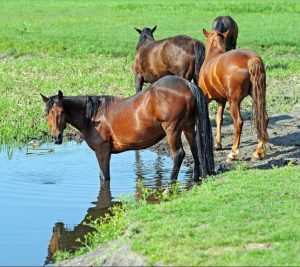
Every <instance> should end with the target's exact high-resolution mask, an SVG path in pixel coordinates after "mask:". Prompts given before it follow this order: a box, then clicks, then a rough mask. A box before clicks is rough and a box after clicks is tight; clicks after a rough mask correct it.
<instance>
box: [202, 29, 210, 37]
mask: <svg viewBox="0 0 300 267" xmlns="http://www.w3.org/2000/svg"><path fill="white" fill-rule="evenodd" d="M203 33H204V35H205V36H206V37H208V35H209V32H208V31H207V30H205V29H203Z"/></svg>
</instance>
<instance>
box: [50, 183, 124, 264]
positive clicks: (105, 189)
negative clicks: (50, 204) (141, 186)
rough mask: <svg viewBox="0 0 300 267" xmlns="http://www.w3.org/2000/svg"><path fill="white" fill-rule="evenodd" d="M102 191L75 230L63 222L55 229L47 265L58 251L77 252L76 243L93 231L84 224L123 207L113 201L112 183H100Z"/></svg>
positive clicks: (118, 202) (58, 223) (77, 244)
mask: <svg viewBox="0 0 300 267" xmlns="http://www.w3.org/2000/svg"><path fill="white" fill-rule="evenodd" d="M100 183H101V186H100V191H99V195H98V198H97V201H95V202H92V204H94V205H95V206H94V207H91V208H89V209H88V210H87V214H86V215H85V217H84V219H83V220H82V221H81V223H79V224H78V225H77V226H75V227H74V229H73V230H70V228H68V227H66V226H65V224H64V223H63V222H57V223H56V224H55V226H54V227H53V233H52V237H51V240H50V244H49V247H48V256H47V258H46V262H45V264H49V263H51V261H52V257H53V254H54V253H55V252H56V251H64V250H67V251H75V250H76V249H78V248H79V245H80V244H79V243H78V242H76V240H77V239H78V238H80V239H83V237H84V235H85V234H86V233H87V232H89V231H91V228H90V227H88V226H86V225H84V222H86V221H89V220H90V219H92V220H95V219H97V218H101V217H104V215H105V214H107V213H109V212H110V208H111V207H113V206H114V205H121V202H120V201H113V200H112V196H111V191H110V181H104V180H101V181H100Z"/></svg>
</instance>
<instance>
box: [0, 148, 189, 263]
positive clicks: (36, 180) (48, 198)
mask: <svg viewBox="0 0 300 267" xmlns="http://www.w3.org/2000/svg"><path fill="white" fill-rule="evenodd" d="M49 146H50V147H54V145H43V146H42V147H43V148H45V147H49ZM54 148H55V150H54V152H46V151H29V152H33V154H26V152H27V150H26V149H25V148H23V149H15V150H13V151H12V157H11V158H10V157H9V156H8V153H7V152H6V151H5V149H3V150H2V152H1V153H0V210H1V220H0V237H1V238H0V265H1V266H2V265H15V266H16V265H23V266H24V265H43V264H44V263H48V262H50V261H51V257H52V254H53V253H54V252H55V250H56V249H71V248H74V246H76V244H75V239H76V238H77V237H80V236H83V235H84V233H85V231H86V228H85V227H84V226H82V225H81V223H82V221H83V220H84V218H86V217H87V216H89V215H91V216H92V217H98V216H101V215H102V214H103V213H104V212H105V211H107V208H108V207H109V206H111V204H112V203H113V202H117V201H118V197H119V196H120V194H128V195H133V194H136V193H137V192H136V182H137V180H139V179H140V180H142V181H143V185H144V186H147V187H151V188H157V187H161V186H164V185H166V184H167V183H168V182H169V175H170V173H171V168H172V161H171V159H170V158H169V157H166V156H161V155H157V154H155V153H154V152H152V151H150V150H142V151H139V152H138V153H137V152H135V151H128V152H124V153H121V154H117V155H112V159H111V181H110V182H109V183H104V182H102V183H101V187H100V179H99V167H98V162H97V160H96V157H95V154H94V152H93V151H92V150H91V149H89V148H88V146H87V145H86V144H85V143H84V142H83V143H82V144H77V143H75V142H69V143H65V144H63V145H61V146H55V147H54ZM190 176H191V170H190V169H188V168H187V167H185V166H182V167H181V170H180V174H179V181H180V182H181V183H184V184H186V183H187V182H188V178H189V177H190Z"/></svg>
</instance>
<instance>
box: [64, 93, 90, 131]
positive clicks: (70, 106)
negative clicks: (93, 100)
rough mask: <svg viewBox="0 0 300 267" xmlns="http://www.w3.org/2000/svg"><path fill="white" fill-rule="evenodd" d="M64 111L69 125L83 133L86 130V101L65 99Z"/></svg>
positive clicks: (82, 99)
mask: <svg viewBox="0 0 300 267" xmlns="http://www.w3.org/2000/svg"><path fill="white" fill-rule="evenodd" d="M63 105H64V110H65V113H66V121H67V123H69V124H71V125H72V126H74V127H75V128H76V129H77V130H79V131H80V132H82V133H83V131H84V130H85V128H86V121H87V119H86V116H85V114H86V99H85V97H83V98H64V99H63Z"/></svg>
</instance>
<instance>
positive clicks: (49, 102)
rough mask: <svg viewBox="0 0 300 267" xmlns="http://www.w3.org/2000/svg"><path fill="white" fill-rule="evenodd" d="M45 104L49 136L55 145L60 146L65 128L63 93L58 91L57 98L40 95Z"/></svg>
mask: <svg viewBox="0 0 300 267" xmlns="http://www.w3.org/2000/svg"><path fill="white" fill-rule="evenodd" d="M41 96H42V98H43V100H44V102H45V103H46V115H47V117H48V123H49V125H50V128H51V134H52V137H53V139H54V142H55V144H61V143H62V141H63V132H64V129H65V128H66V125H67V123H66V114H65V112H64V107H63V104H62V99H63V93H62V92H61V91H60V90H59V91H58V94H57V96H51V97H49V98H48V97H46V96H44V95H42V94H41Z"/></svg>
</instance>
